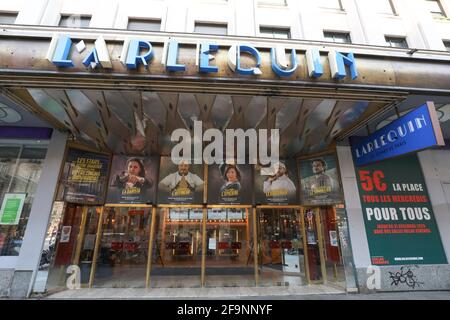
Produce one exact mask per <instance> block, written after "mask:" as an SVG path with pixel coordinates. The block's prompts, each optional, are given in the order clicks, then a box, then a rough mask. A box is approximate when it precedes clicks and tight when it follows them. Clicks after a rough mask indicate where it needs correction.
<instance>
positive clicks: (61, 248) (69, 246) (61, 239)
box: [47, 203, 101, 291]
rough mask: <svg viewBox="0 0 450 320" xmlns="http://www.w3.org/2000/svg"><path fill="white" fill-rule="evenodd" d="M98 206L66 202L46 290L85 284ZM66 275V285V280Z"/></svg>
mask: <svg viewBox="0 0 450 320" xmlns="http://www.w3.org/2000/svg"><path fill="white" fill-rule="evenodd" d="M100 212H101V207H92V206H90V207H88V206H80V205H75V204H70V203H68V204H67V206H66V210H65V213H64V217H63V219H62V223H61V224H60V225H59V228H58V234H57V237H56V252H55V255H54V258H53V261H52V264H51V266H50V270H49V274H48V281H47V290H48V291H52V290H56V289H67V288H68V285H69V286H70V288H72V289H74V288H76V287H77V286H78V284H79V285H80V287H82V288H86V287H88V286H89V277H90V272H91V266H92V258H93V255H94V247H95V239H96V233H97V225H98V221H99V215H100ZM69 277H70V281H69V284H68V283H67V280H68V278H69Z"/></svg>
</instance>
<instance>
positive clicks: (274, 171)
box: [254, 159, 299, 205]
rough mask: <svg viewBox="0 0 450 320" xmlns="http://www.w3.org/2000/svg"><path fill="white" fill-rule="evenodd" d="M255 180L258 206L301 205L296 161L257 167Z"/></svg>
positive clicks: (283, 161)
mask: <svg viewBox="0 0 450 320" xmlns="http://www.w3.org/2000/svg"><path fill="white" fill-rule="evenodd" d="M254 180H255V188H254V189H255V203H256V204H257V205H264V204H267V205H269V204H277V205H298V204H299V203H298V196H297V193H298V188H297V165H296V162H295V159H291V160H281V161H278V162H276V163H274V164H272V165H271V166H267V167H262V166H259V165H256V166H255V177H254Z"/></svg>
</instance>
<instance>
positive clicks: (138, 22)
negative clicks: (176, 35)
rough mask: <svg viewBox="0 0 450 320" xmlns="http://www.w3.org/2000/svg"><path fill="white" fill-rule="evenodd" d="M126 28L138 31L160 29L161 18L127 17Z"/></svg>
mask: <svg viewBox="0 0 450 320" xmlns="http://www.w3.org/2000/svg"><path fill="white" fill-rule="evenodd" d="M127 29H128V30H138V31H160V30H161V20H150V19H134V18H129V19H128V26H127Z"/></svg>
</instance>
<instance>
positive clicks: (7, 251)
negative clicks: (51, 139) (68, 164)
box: [0, 144, 47, 256]
mask: <svg viewBox="0 0 450 320" xmlns="http://www.w3.org/2000/svg"><path fill="white" fill-rule="evenodd" d="M46 153H47V148H46V146H36V145H17V144H1V145H0V203H2V202H3V199H4V197H5V196H6V194H8V193H25V194H26V196H25V202H24V205H23V208H22V211H21V212H20V213H19V217H18V223H17V224H11V225H8V224H5V225H0V256H18V255H19V252H20V248H21V246H22V241H23V237H24V235H25V229H26V227H27V223H28V218H29V216H30V211H31V205H32V203H33V199H34V195H35V193H36V188H37V185H38V182H39V177H40V175H41V170H42V166H43V162H44V159H45V154H46Z"/></svg>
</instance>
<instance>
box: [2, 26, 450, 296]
mask: <svg viewBox="0 0 450 320" xmlns="http://www.w3.org/2000/svg"><path fill="white" fill-rule="evenodd" d="M1 27H2V31H1V35H0V36H1V43H2V46H1V48H0V86H1V96H0V99H1V100H0V111H1V112H2V113H0V114H1V115H2V118H1V121H2V122H1V126H0V140H1V143H0V148H1V152H0V159H1V161H0V179H1V180H0V185H1V187H0V188H1V189H0V190H1V205H2V207H1V211H0V295H1V296H9V297H27V296H30V295H32V294H35V293H43V292H47V293H52V292H56V291H60V290H71V289H76V288H149V289H150V290H151V289H152V288H158V287H159V288H174V287H175V288H176V287H224V286H227V287H229V286H234V287H240V286H246V287H247V286H259V287H263V286H277V287H279V288H280V290H285V289H287V287H292V286H314V285H316V284H324V285H329V286H332V287H333V288H340V289H342V291H347V292H374V291H394V290H402V291H405V290H448V289H450V266H449V262H448V261H449V258H450V233H449V232H447V231H448V230H450V204H449V203H450V167H449V165H448V164H449V163H450V151H449V150H448V149H447V148H446V143H445V142H446V139H448V138H450V122H449V119H450V96H449V94H450V76H449V75H450V54H449V53H447V52H441V51H427V50H418V51H414V50H413V51H411V50H410V49H399V48H386V47H373V46H363V45H353V44H335V43H322V42H312V41H297V40H281V39H280V40H278V39H270V40H269V39H256V38H245V37H233V36H227V37H215V36H207V35H192V34H182V33H179V34H177V33H164V32H155V33H152V32H145V33H139V32H133V31H118V30H107V29H101V30H99V29H70V28H67V29H64V30H61V29H58V28H52V27H39V26H26V27H24V26H14V25H7V26H6V25H5V26H1ZM414 112H416V113H417V112H425V113H426V118H425V115H424V114H423V113H421V114H419V115H415V114H414ZM408 117H409V118H408ZM402 121H403V122H402ZM199 123H200V124H201V128H200V129H202V130H203V132H206V131H207V130H208V129H216V130H217V131H214V132H219V133H224V134H225V132H227V130H230V129H234V130H239V129H242V130H243V131H244V132H245V131H246V130H248V129H256V130H257V131H258V130H259V131H258V132H266V136H270V132H271V130H273V129H278V132H279V154H280V160H279V161H277V162H276V163H273V164H272V165H268V166H265V165H263V164H261V163H260V162H258V161H256V164H250V163H245V164H242V163H238V164H236V163H235V162H233V161H232V159H231V161H227V162H224V163H223V164H209V165H208V164H205V163H200V164H199V163H198V162H195V161H191V163H189V161H182V162H181V163H179V164H178V163H177V164H175V163H173V161H172V158H171V157H170V156H171V153H172V151H173V148H174V147H175V146H176V142H178V141H172V140H173V139H172V140H171V137H172V134H173V132H174V131H175V130H177V129H184V130H188V131H189V132H191V133H192V136H194V129H195V126H198V124H199ZM392 125H393V126H395V129H391V127H390V126H392ZM429 128H431V129H430V130H428V129H429ZM261 130H266V131H261ZM383 130H384V131H385V132H384V133H383ZM211 132H212V131H211ZM194 140H195V139H194ZM205 140H207V139H205V136H203V142H199V141H198V139H197V140H195V141H192V144H197V148H193V152H192V155H191V156H192V157H194V156H195V155H197V153H196V152H198V149H200V151H199V152H200V154H201V153H202V152H205V151H206V150H207V149H208V146H209V147H210V145H209V142H212V141H213V139H212V138H211V137H210V139H209V142H205ZM249 141H251V139H250V138H249ZM374 141H376V142H375V143H374ZM241 142H242V141H241ZM258 142H259V144H258V147H259V149H261V148H262V145H261V144H260V141H258ZM199 143H200V146H201V147H200V148H198V144H199ZM247 146H248V144H247ZM266 147H267V145H266ZM202 149H203V150H202ZM231 150H233V148H231ZM352 150H353V151H352ZM209 151H211V150H209ZM233 151H236V150H233ZM266 151H268V150H266ZM270 151H273V150H270ZM217 152H218V149H216V150H215V151H214V152H213V153H214V154H215V155H217ZM184 156H185V155H184ZM228 160H230V159H228Z"/></svg>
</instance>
